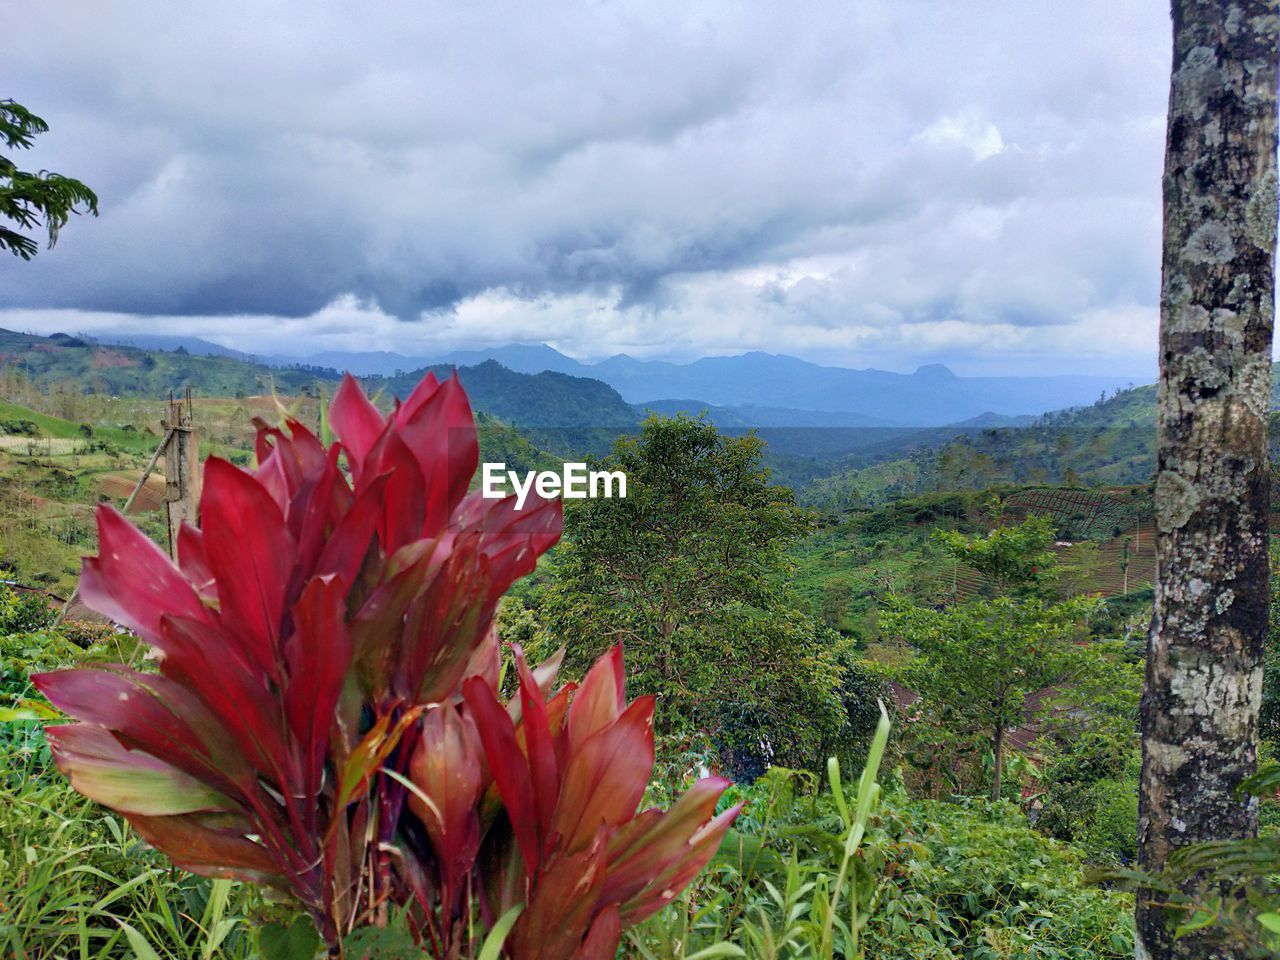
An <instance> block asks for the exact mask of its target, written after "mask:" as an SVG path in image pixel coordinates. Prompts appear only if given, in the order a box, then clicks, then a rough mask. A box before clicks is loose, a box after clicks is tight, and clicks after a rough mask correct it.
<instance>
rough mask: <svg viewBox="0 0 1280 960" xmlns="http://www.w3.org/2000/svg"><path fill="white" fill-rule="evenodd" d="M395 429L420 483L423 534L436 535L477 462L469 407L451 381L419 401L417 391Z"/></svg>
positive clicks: (462, 494)
mask: <svg viewBox="0 0 1280 960" xmlns="http://www.w3.org/2000/svg"><path fill="white" fill-rule="evenodd" d="M396 427H397V429H398V430H399V432H400V434H401V436H403V437H404V441H405V443H406V444H407V445H408V446H409V449H411V450H412V451H413V455H414V457H416V458H417V461H418V465H419V467H420V468H421V472H422V476H423V480H424V482H425V483H426V488H427V496H426V504H427V514H426V517H425V522H426V526H425V528H424V529H425V530H426V531H427V532H428V533H435V532H436V531H438V530H440V529H441V528H442V527H443V526H444V524H445V521H446V520H447V519H448V516H449V514H450V513H451V512H452V511H453V509H454V508H455V507H457V505H458V504H459V503H461V502H462V498H463V497H465V496H466V494H467V488H468V487H469V486H470V484H471V478H472V477H473V476H475V472H476V465H477V464H478V463H479V460H480V445H479V442H478V440H477V438H476V427H475V418H474V417H473V416H472V414H471V404H470V403H468V402H467V395H466V393H465V392H464V391H463V389H462V384H461V382H460V381H459V380H458V378H457V377H456V376H453V377H450V378H449V379H448V380H446V381H444V383H442V384H440V386H439V387H438V388H436V389H435V390H433V391H431V392H430V393H429V394H428V395H426V396H425V397H423V398H422V399H421V400H419V399H418V396H417V391H415V393H414V395H411V396H410V402H408V403H406V404H405V405H404V406H403V407H401V409H400V410H399V411H398V412H397V414H396Z"/></svg>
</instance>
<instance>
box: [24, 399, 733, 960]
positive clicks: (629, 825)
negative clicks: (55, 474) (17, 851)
mask: <svg viewBox="0 0 1280 960" xmlns="http://www.w3.org/2000/svg"><path fill="white" fill-rule="evenodd" d="M330 423H331V425H332V430H333V433H334V435H335V437H336V442H334V443H332V444H331V445H329V446H328V447H326V446H325V445H324V443H323V442H322V441H321V439H320V438H318V437H317V436H315V435H314V434H313V433H311V432H310V431H309V430H308V429H307V428H306V427H304V426H303V425H302V424H300V423H298V422H296V421H293V420H290V421H288V422H287V423H286V424H285V426H284V427H283V428H274V427H270V426H267V425H266V424H263V423H261V422H259V424H258V437H257V454H258V467H257V468H256V469H254V470H242V469H240V468H238V467H235V466H233V465H232V464H230V463H228V462H226V461H224V460H220V459H217V458H210V459H209V460H208V462H207V463H206V464H205V469H204V488H203V495H202V498H201V503H200V521H201V522H200V527H199V528H195V527H191V526H184V527H183V529H182V531H181V533H180V534H179V537H178V543H177V554H178V560H177V565H176V566H175V565H174V564H173V563H171V562H170V560H169V559H168V557H166V556H165V555H164V554H163V553H162V552H161V551H160V550H159V549H158V548H157V547H156V546H155V545H154V544H152V543H151V542H150V541H149V540H148V539H147V538H146V537H144V536H143V535H142V534H141V533H140V532H139V531H138V530H136V529H135V528H134V527H132V526H131V525H130V524H129V523H128V522H127V521H126V520H125V519H124V518H123V517H121V516H120V515H119V514H118V513H117V512H116V511H115V510H113V509H111V508H110V507H101V508H100V509H99V513H98V535H99V554H98V556H97V557H92V558H88V559H86V560H85V562H84V569H83V573H82V575H81V586H80V589H81V595H82V596H83V598H84V600H85V602H86V603H87V604H88V605H89V606H91V607H93V608H94V609H96V610H98V611H100V612H102V613H104V614H106V615H107V616H109V617H111V618H112V619H113V620H116V621H117V622H119V623H121V624H124V625H126V626H128V627H130V628H131V629H132V630H134V631H135V632H136V633H137V634H138V635H139V636H140V637H141V638H142V639H143V640H144V641H145V642H146V643H147V644H149V645H150V646H151V647H152V648H153V650H154V653H155V659H156V661H157V662H158V671H156V672H139V671H136V670H132V669H129V668H127V667H125V666H122V665H105V666H94V667H89V668H84V669H76V670H63V671H58V672H55V673H47V674H42V675H40V676H39V677H37V678H36V682H37V684H38V686H39V687H40V689H41V690H42V691H43V692H44V693H45V695H46V696H47V697H48V698H49V700H50V701H51V702H52V703H53V704H54V705H55V706H57V707H58V708H60V709H61V710H62V711H63V712H64V713H66V714H68V715H70V716H71V717H72V718H74V719H75V720H76V721H77V722H75V723H71V724H66V725H56V726H50V727H48V728H47V730H46V732H47V735H48V739H49V743H50V746H51V749H52V751H53V754H54V757H55V759H56V761H57V764H58V766H59V768H60V769H61V770H62V771H63V772H64V773H65V774H66V776H67V777H68V778H69V779H70V780H71V783H72V785H73V786H75V787H76V789H78V790H79V791H81V792H82V793H84V794H85V795H87V796H89V797H91V798H92V799H94V800H97V801H98V802H100V803H102V804H105V805H106V806H108V807H111V808H113V809H115V810H117V811H119V812H120V813H121V814H123V815H124V816H125V817H126V818H127V819H128V820H129V821H130V822H131V823H132V824H133V826H134V827H135V828H136V829H137V831H138V832H139V833H140V834H141V835H142V836H143V837H144V838H146V839H147V840H148V841H149V842H150V843H152V844H153V845H155V846H156V847H157V848H159V849H160V850H162V851H164V852H165V853H166V854H167V855H168V856H169V857H170V858H171V859H172V860H173V862H174V863H175V864H177V865H179V866H181V867H184V868H186V869H188V870H190V871H192V872H195V873H199V874H204V875H208V876H216V877H231V878H236V879H240V880H247V881H254V882H259V883H263V884H267V885H269V886H271V887H274V888H276V889H277V890H279V891H281V892H284V893H286V894H289V895H291V896H292V897H294V898H296V900H297V901H298V902H299V903H300V904H301V905H302V906H303V908H305V909H306V911H307V912H308V913H309V914H310V916H311V917H312V919H313V920H314V922H315V924H316V926H317V928H318V930H319V931H320V933H321V935H322V936H323V937H324V939H325V941H326V942H327V943H328V944H329V945H330V947H331V948H332V949H334V950H335V951H337V950H338V949H340V944H341V942H342V939H343V937H344V936H345V935H346V934H347V933H349V932H350V931H351V930H353V929H355V928H356V927H360V926H364V925H368V924H381V923H385V922H386V921H387V918H388V916H389V915H390V914H391V912H392V911H393V910H398V911H399V912H401V913H403V914H405V915H407V917H408V918H409V922H410V925H411V928H412V930H413V931H414V934H415V936H416V937H417V938H418V939H419V940H420V941H421V942H422V943H423V945H424V946H425V947H427V948H428V949H429V950H431V952H432V953H433V954H434V955H436V956H440V957H462V956H466V955H469V954H471V953H472V952H473V951H474V950H475V948H476V946H477V944H478V942H479V940H480V939H481V938H482V937H483V935H484V933H485V931H486V930H487V929H489V928H491V927H492V926H493V925H494V924H495V923H496V922H497V920H498V918H499V917H502V916H504V915H506V916H511V915H513V909H514V908H517V907H522V911H521V912H520V914H519V918H518V919H517V920H516V922H515V926H514V927H513V928H512V930H511V932H510V935H509V936H508V937H507V939H506V942H505V946H504V951H505V954H506V956H508V957H510V958H512V960H535V958H536V960H589V958H592V960H593V958H608V957H612V956H613V955H614V951H615V950H616V948H617V945H618V942H619V938H620V935H621V930H622V928H623V927H625V926H626V925H628V924H630V923H634V922H637V921H638V920H641V919H643V918H644V917H646V916H648V915H650V914H652V913H653V912H655V911H656V910H657V909H659V908H660V907H661V906H662V905H663V904H664V903H666V902H667V901H669V900H670V899H672V897H674V896H675V894H676V893H677V892H678V891H680V890H681V889H683V887H684V886H686V885H687V884H688V883H689V882H690V881H691V880H692V879H693V877H694V876H695V875H696V874H697V873H698V871H699V870H700V869H701V868H702V867H703V866H704V865H705V864H706V863H707V861H708V860H709V859H710V857H711V856H712V855H713V853H714V852H715V850H716V847H717V846H718V845H719V843H720V841H721V839H722V838H723V836H724V833H725V831H726V830H727V829H728V827H729V824H730V822H731V821H732V820H733V818H734V816H736V813H737V808H733V809H731V810H728V811H726V812H725V813H723V814H721V815H720V816H715V815H714V808H715V805H716V801H717V800H718V798H719V796H720V794H721V793H722V792H723V790H724V789H725V787H726V785H727V784H726V782H725V781H723V780H719V779H715V778H709V779H707V780H703V781H702V782H700V783H698V784H696V785H695V786H694V787H693V788H692V789H691V790H690V791H689V793H688V794H687V795H686V796H685V797H683V798H682V799H681V800H680V801H678V802H677V803H676V805H675V806H674V807H672V809H671V810H669V811H667V812H665V813H662V812H659V811H657V810H645V811H643V812H637V810H638V807H639V804H640V801H641V796H642V794H643V792H644V789H645V785H646V783H647V782H648V779H649V776H650V774H651V772H652V767H653V732H652V716H653V701H652V699H651V698H647V697H643V698H641V699H639V700H637V701H635V702H634V703H632V704H630V705H627V704H626V701H625V696H624V685H623V665H622V651H621V649H620V648H619V649H616V650H614V651H613V653H611V654H610V655H608V656H606V657H605V658H603V659H602V660H601V661H600V662H599V663H598V664H597V665H596V666H595V667H594V668H593V669H592V670H591V671H590V672H589V673H588V674H587V676H586V678H585V679H584V680H583V682H582V685H581V686H580V687H575V685H573V684H568V685H565V686H562V687H560V688H559V689H558V690H557V689H556V688H555V675H556V667H557V666H558V662H556V661H555V660H553V662H550V663H547V664H544V665H542V666H541V667H539V668H537V669H533V670H531V669H529V667H528V666H527V665H526V664H525V662H524V658H523V655H522V654H521V653H520V651H519V650H518V649H516V651H515V656H516V669H517V671H518V674H519V692H518V695H517V696H516V697H515V698H514V699H513V700H512V701H511V702H510V703H507V704H504V703H503V702H502V701H501V700H500V698H499V669H500V663H501V659H500V650H499V646H498V638H497V635H496V633H495V631H494V627H493V617H494V611H495V609H496V606H497V603H498V600H499V598H500V597H501V596H502V594H503V593H504V592H505V591H506V589H507V588H508V587H509V586H510V585H511V584H512V582H513V581H514V580H516V579H517V578H518V577H520V576H523V575H524V574H527V573H529V572H530V571H532V570H533V568H534V564H535V562H536V560H537V557H538V556H539V555H540V554H542V553H543V552H545V551H546V550H547V549H549V548H550V547H551V546H552V545H553V544H554V543H555V542H556V540H557V539H558V538H559V536H560V533H561V528H562V520H561V513H560V505H559V503H558V501H549V500H543V499H539V498H533V499H531V500H530V501H529V502H527V503H526V505H525V509H523V510H517V509H516V508H515V500H514V498H508V499H506V500H486V499H483V498H481V497H480V495H479V494H478V493H470V494H469V493H468V492H467V491H468V487H469V485H470V482H471V480H472V478H473V476H474V474H475V470H476V467H477V461H478V458H479V448H478V444H477V437H476V431H475V424H474V421H473V418H472V415H471V409H470V406H469V404H468V402H467V398H466V395H465V393H464V392H463V390H462V387H461V386H460V384H459V383H458V381H457V379H456V378H453V379H449V380H446V381H444V382H443V383H437V381H436V380H435V378H434V377H433V376H430V375H428V376H427V378H426V379H425V380H423V381H422V383H421V384H419V385H418V387H417V388H416V389H415V390H414V392H413V393H412V395H411V396H409V398H408V399H407V400H405V401H404V402H403V403H398V404H397V405H396V407H395V409H394V410H393V411H392V412H391V414H390V415H388V416H385V417H384V416H383V415H382V414H381V413H380V412H379V411H378V409H377V408H376V407H375V406H374V405H373V403H372V402H370V401H369V399H368V398H367V397H366V396H365V395H364V393H363V392H362V391H361V389H360V387H359V385H358V384H357V383H356V381H355V380H353V379H351V378H350V377H348V378H346V379H344V381H343V382H342V385H341V387H340V388H339V389H338V392H337V394H336V395H335V397H334V400H333V403H332V406H331V409H330ZM557 659H558V658H557Z"/></svg>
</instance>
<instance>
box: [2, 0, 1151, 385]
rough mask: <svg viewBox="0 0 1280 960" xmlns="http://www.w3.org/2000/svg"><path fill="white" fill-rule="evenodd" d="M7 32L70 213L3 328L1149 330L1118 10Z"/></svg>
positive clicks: (858, 335)
mask: <svg viewBox="0 0 1280 960" xmlns="http://www.w3.org/2000/svg"><path fill="white" fill-rule="evenodd" d="M24 16H26V18H27V23H26V27H25V29H24V34H25V39H24V42H23V43H22V44H16V45H14V49H13V50H11V51H10V52H9V54H10V55H9V57H8V59H7V60H6V68H7V71H6V72H7V74H8V75H9V76H10V77H11V78H13V79H12V81H11V82H12V83H13V85H12V86H11V88H10V90H9V91H6V93H5V95H13V96H15V97H16V98H17V99H19V100H20V101H22V102H24V103H26V104H27V105H28V106H30V107H31V108H33V109H35V110H36V111H37V112H38V113H40V114H42V115H44V116H45V117H46V119H48V120H49V121H50V123H51V126H52V132H51V133H49V134H48V135H47V136H45V137H43V138H41V140H40V141H39V143H38V146H37V150H36V151H35V152H34V153H32V154H31V155H30V158H31V163H32V164H33V165H34V166H36V167H47V168H50V169H56V170H60V171H63V172H66V173H70V174H72V175H76V176H80V177H82V178H83V179H84V180H86V181H87V182H89V183H90V184H91V185H92V186H94V187H95V188H96V189H97V190H98V192H99V194H100V196H101V198H102V210H103V213H102V216H101V218H100V219H99V220H97V221H87V222H76V223H73V224H71V225H70V226H69V227H68V229H67V230H66V231H65V232H64V234H63V237H62V240H61V241H60V243H59V246H58V248H57V249H56V250H54V251H52V252H49V253H47V254H42V255H41V256H40V257H38V258H37V260H36V261H35V262H33V263H30V264H23V263H19V262H17V261H16V260H10V259H8V258H7V259H6V260H5V261H0V309H3V308H8V309H9V312H8V313H7V314H5V316H7V317H8V318H9V319H6V320H3V321H2V322H4V323H6V324H8V325H10V326H14V325H20V324H19V323H18V320H19V318H26V319H25V322H27V323H29V324H36V325H40V326H44V327H48V326H49V325H51V324H52V325H56V327H63V328H65V327H69V326H70V327H74V326H75V324H74V323H72V322H71V321H72V320H74V319H76V318H79V320H80V322H81V323H82V324H88V323H106V324H117V325H118V324H130V323H132V324H136V325H137V326H138V329H140V330H142V329H145V330H148V331H152V330H156V329H158V328H160V327H164V328H165V329H168V328H170V327H174V326H176V327H179V328H181V329H192V330H194V329H197V328H198V329H199V330H200V331H201V332H202V333H203V334H204V335H207V336H210V337H211V338H212V339H218V340H221V341H225V342H232V343H234V345H236V346H239V347H241V348H242V349H249V350H257V351H260V352H270V351H274V350H277V349H284V348H288V349H290V350H296V349H297V348H298V346H299V344H301V343H311V342H314V343H315V344H317V349H319V348H320V346H319V345H322V344H323V345H325V346H328V345H336V344H339V343H341V344H349V345H354V346H359V345H362V344H363V345H377V346H379V347H382V348H387V349H400V350H402V351H404V352H409V351H410V350H418V349H422V350H426V349H429V348H430V349H434V348H435V347H436V345H442V344H446V343H448V342H457V343H459V344H464V343H476V342H501V341H507V340H513V339H523V340H545V341H548V342H551V343H553V344H555V345H556V346H557V347H559V348H561V349H564V350H565V351H566V352H569V353H572V354H575V355H578V356H588V357H596V356H602V355H606V354H608V353H611V352H613V351H615V350H626V351H627V352H633V353H637V354H641V355H672V356H690V355H694V354H701V353H706V352H731V351H733V350H737V349H756V348H759V349H767V350H772V351H776V352H787V353H795V354H800V355H806V356H810V357H812V358H814V359H819V360H830V361H833V362H842V363H849V364H853V365H858V366H865V365H868V364H872V363H874V364H877V365H881V366H888V367H893V368H898V369H910V368H911V367H913V366H915V365H916V364H917V363H919V362H925V361H934V360H937V359H944V360H947V361H949V362H952V363H953V364H954V365H955V366H956V367H957V369H963V368H965V367H966V366H968V367H970V368H974V369H977V368H983V369H986V368H988V367H993V366H994V367H1000V366H1001V365H1002V364H1004V365H1005V366H1007V368H1009V369H1014V368H1017V367H1020V366H1026V365H1029V364H1033V363H1039V362H1042V358H1044V357H1051V358H1054V359H1056V360H1057V361H1059V362H1062V363H1069V362H1071V363H1077V364H1078V365H1088V364H1095V363H1100V362H1103V361H1101V360H1099V359H1098V357H1099V351H1102V352H1103V353H1105V354H1106V356H1107V357H1111V358H1113V360H1114V362H1115V363H1127V364H1128V365H1129V367H1130V368H1131V369H1135V370H1136V371H1137V372H1139V373H1140V372H1142V371H1143V370H1146V369H1149V368H1150V366H1151V363H1152V361H1151V359H1150V358H1151V357H1153V356H1154V352H1155V345H1154V338H1153V336H1152V335H1151V333H1150V330H1149V329H1147V328H1142V329H1144V330H1145V331H1146V332H1143V333H1141V334H1140V335H1138V334H1135V335H1134V336H1129V335H1127V334H1126V335H1124V336H1121V337H1114V336H1112V337H1110V339H1107V338H1104V339H1106V340H1107V342H1106V343H1105V344H1103V345H1101V346H1100V345H1099V343H1098V342H1097V340H1098V333H1099V329H1100V328H1098V327H1097V326H1095V320H1093V319H1091V318H1096V317H1098V316H1106V315H1108V311H1110V312H1111V313H1113V314H1124V315H1126V316H1127V315H1128V313H1127V312H1128V311H1135V312H1143V311H1145V312H1146V313H1150V311H1151V310H1153V309H1154V305H1155V302H1156V293H1157V290H1158V271H1159V261H1158V257H1159V230H1160V225H1159V203H1160V186H1159V184H1160V169H1161V156H1162V148H1163V115H1164V109H1165V100H1166V97H1167V83H1168V79H1167V71H1168V50H1167V47H1168V36H1169V30H1168V22H1167V11H1166V10H1164V9H1162V8H1159V7H1158V6H1156V5H1152V4H1150V3H1147V2H1145V0H1081V2H1078V3H1072V4H1051V3H1048V2H1047V0H1033V2H1030V3H1024V4H1009V3H1006V2H998V0H975V2H972V3H965V4H943V3H937V2H934V0H874V2H867V3H859V4H849V3H847V2H843V0H813V2H812V3H806V4H803V5H788V4H764V3H760V4H755V3H747V4H740V3H732V4H731V3H712V4H699V5H692V6H691V5H689V4H687V3H676V2H663V0H619V2H603V3H576V4H575V3H554V4H552V3H530V4H517V5H511V4H499V3H494V2H489V0H481V2H477V3H472V4H462V5H459V4H455V3H447V2H444V0H439V2H425V0H389V2H387V3H385V4H381V5H378V6H377V7H357V6H352V5H351V4H349V3H340V2H338V0H307V2H305V3H304V2H303V0H276V2H272V3H262V2H261V0H228V2H226V3H224V4H218V5H202V4H172V3H167V2H164V0H120V2H118V3H113V4H100V3H96V2H93V0H60V2H58V3H45V4H36V5H34V6H33V7H32V8H31V10H30V11H28V12H27V13H26V14H24ZM19 81H20V82H19ZM24 159H25V158H24ZM41 310H64V311H65V310H77V311H80V312H78V313H75V314H72V315H67V314H65V313H52V314H43V315H41V314H38V313H36V312H33V311H41ZM14 311H18V312H14ZM178 317H186V318H189V319H184V320H177V319H173V318H178ZM129 318H141V319H129ZM1002 358H1003V359H1002ZM1126 358H1127V359H1126ZM1107 362H1111V361H1107Z"/></svg>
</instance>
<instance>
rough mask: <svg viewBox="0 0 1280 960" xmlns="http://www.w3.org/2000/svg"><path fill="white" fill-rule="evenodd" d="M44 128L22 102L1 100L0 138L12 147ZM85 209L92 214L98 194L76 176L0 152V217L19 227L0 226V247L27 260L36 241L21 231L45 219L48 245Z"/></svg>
mask: <svg viewBox="0 0 1280 960" xmlns="http://www.w3.org/2000/svg"><path fill="white" fill-rule="evenodd" d="M48 130H49V125H48V124H47V123H45V122H44V120H42V119H41V118H40V117H37V116H36V115H35V114H34V113H32V112H31V111H30V110H28V109H27V108H26V107H24V106H23V105H22V104H20V103H16V102H14V101H13V100H0V139H2V140H3V141H4V145H5V146H6V147H8V148H9V149H10V150H13V149H21V150H28V149H30V148H31V146H32V144H33V143H34V142H35V138H36V137H37V136H39V135H40V134H42V133H46V132H48ZM83 211H87V212H89V213H91V214H93V215H94V216H95V217H96V216H97V215H98V197H97V194H95V193H94V192H93V191H92V190H90V189H89V188H88V187H86V186H85V185H84V184H83V183H81V182H80V181H79V180H73V179H72V178H71V177H64V176H63V175H62V174H60V173H50V172H49V171H48V170H41V171H39V172H38V173H31V172H29V171H26V170H20V169H18V166H17V164H16V163H14V162H13V160H11V159H10V158H9V157H5V156H0V217H3V218H5V219H6V220H9V221H11V222H12V223H13V224H14V225H15V226H16V227H17V229H16V230H15V229H10V228H9V227H4V226H0V250H3V249H6V248H7V249H9V250H11V251H12V252H13V253H14V255H15V256H19V257H21V258H22V259H23V260H30V259H31V258H32V257H34V256H35V255H36V251H37V250H38V249H39V245H38V244H37V243H36V241H35V240H33V239H31V237H28V236H26V235H25V234H23V233H19V232H18V231H19V230H33V229H37V228H39V227H40V225H41V223H43V225H44V229H45V232H46V233H47V234H48V237H49V246H50V247H51V248H52V247H53V245H54V244H55V243H57V242H58V231H59V230H60V229H61V228H62V227H63V226H65V225H66V223H67V221H68V220H69V219H70V218H71V215H72V214H73V213H76V214H78V213H81V212H83Z"/></svg>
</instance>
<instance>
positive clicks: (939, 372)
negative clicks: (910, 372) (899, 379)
mask: <svg viewBox="0 0 1280 960" xmlns="http://www.w3.org/2000/svg"><path fill="white" fill-rule="evenodd" d="M915 375H916V376H917V377H920V378H921V379H922V380H955V379H956V375H955V374H954V373H952V371H951V368H950V367H948V366H947V365H946V364H943V363H926V364H925V365H924V366H922V367H917V368H916V373H915Z"/></svg>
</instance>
